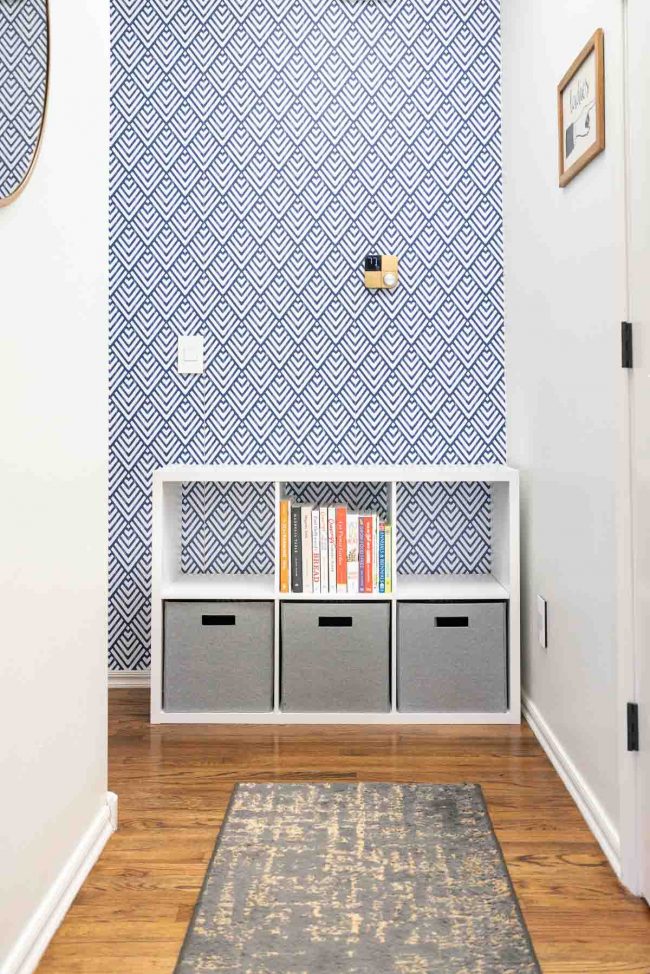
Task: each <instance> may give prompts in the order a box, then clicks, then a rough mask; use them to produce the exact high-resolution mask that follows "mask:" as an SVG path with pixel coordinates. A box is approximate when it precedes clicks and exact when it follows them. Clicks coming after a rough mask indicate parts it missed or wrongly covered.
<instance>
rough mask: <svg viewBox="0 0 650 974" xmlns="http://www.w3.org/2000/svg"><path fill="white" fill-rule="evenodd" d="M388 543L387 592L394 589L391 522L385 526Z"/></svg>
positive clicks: (386, 541) (386, 543)
mask: <svg viewBox="0 0 650 974" xmlns="http://www.w3.org/2000/svg"><path fill="white" fill-rule="evenodd" d="M384 537H385V545H386V592H387V593H391V592H392V591H393V532H392V530H391V526H390V524H386V525H385V526H384Z"/></svg>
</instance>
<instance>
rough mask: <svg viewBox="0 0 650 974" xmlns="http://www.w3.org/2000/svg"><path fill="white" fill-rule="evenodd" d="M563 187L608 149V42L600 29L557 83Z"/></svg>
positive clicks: (561, 182)
mask: <svg viewBox="0 0 650 974" xmlns="http://www.w3.org/2000/svg"><path fill="white" fill-rule="evenodd" d="M557 115H558V139H559V146H558V148H559V162H560V186H566V185H567V183H570V182H571V180H572V179H573V177H574V176H576V175H577V174H578V173H579V172H580V170H581V169H584V167H585V166H587V165H588V164H589V163H590V162H591V160H592V159H594V158H595V157H596V156H597V155H598V154H599V153H600V152H602V151H603V149H604V148H605V44H604V35H603V31H602V30H601V29H600V28H599V29H598V30H597V31H596V33H595V34H594V35H593V37H591V38H590V39H589V40H588V41H587V43H586V44H585V46H584V47H583V49H582V50H581V51H580V54H578V56H577V58H576V59H575V61H574V62H573V64H572V65H571V67H570V68H569V70H568V71H567V73H566V74H565V75H564V77H563V78H562V80H561V81H560V83H559V85H558V86H557Z"/></svg>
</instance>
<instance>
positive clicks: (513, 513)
mask: <svg viewBox="0 0 650 974" xmlns="http://www.w3.org/2000/svg"><path fill="white" fill-rule="evenodd" d="M210 482H211V483H223V484H226V483H247V482H252V483H271V484H273V485H274V487H275V509H276V510H275V514H276V517H275V535H274V551H275V565H276V571H275V573H274V574H268V575H261V574H249V575H217V574H184V573H183V572H182V571H181V545H182V536H181V505H182V490H183V485H184V484H192V483H210ZM309 482H311V483H332V484H338V483H378V484H385V485H386V489H387V507H388V512H387V513H388V521H389V522H390V523H391V524H392V525H393V532H394V538H395V544H394V554H393V557H394V562H393V591H392V592H391V593H389V594H377V593H374V594H372V595H370V594H354V595H347V594H341V593H338V594H336V595H335V594H330V595H313V594H311V593H300V594H297V593H292V592H288V593H287V592H282V593H281V592H280V591H279V571H278V570H277V563H278V558H279V504H280V499H281V498H282V497H283V496H285V490H286V485H288V484H295V483H309ZM459 482H472V483H473V482H476V483H483V484H487V485H488V486H489V487H490V492H491V516H492V523H491V534H492V539H491V540H492V572H491V574H489V575H469V574H468V575H443V574H440V575H401V574H398V573H397V570H396V568H397V549H398V548H399V509H398V495H397V486H398V484H400V483H407V484H416V483H447V484H453V483H459ZM152 541H153V545H152V548H153V552H152V554H153V565H152V627H151V628H152V634H151V635H152V642H151V720H152V722H153V723H165V722H167V723H265V724H269V723H276V724H288V723H293V724H295V723H337V724H345V723H395V724H416V723H518V722H519V720H520V687H519V678H520V663H519V476H518V472H517V471H516V470H515V469H513V468H512V467H508V466H502V465H488V464H485V465H481V466H464V465H458V466H426V465H405V466H392V465H373V466H367V465H364V466H333V465H313V466H312V465H291V464H287V465H271V466H265V465H241V466H240V465H228V466H217V465H215V466H181V465H174V466H169V467H164V468H162V469H159V470H156V471H154V475H153V531H152ZM221 599H223V600H238V601H245V600H269V601H274V602H275V630H276V631H275V650H274V656H275V660H274V662H275V686H274V708H273V711H272V712H268V713H260V714H250V713H243V714H239V713H231V712H229V713H204V712H199V713H197V712H190V713H170V712H167V711H165V710H164V707H163V688H162V685H163V612H164V603H165V601H167V600H196V601H211V600H215V601H218V600H221ZM292 601H306V602H317V601H322V602H328V601H329V602H341V601H353V602H357V601H359V602H360V601H364V602H373V601H384V602H390V603H391V605H392V613H393V625H392V626H391V629H392V633H391V643H392V646H391V686H392V688H393V692H392V698H393V700H392V709H391V710H390V712H388V713H386V714H347V713H345V714H341V713H336V714H333V713H309V714H295V713H291V714H289V713H283V712H282V711H281V710H280V706H279V700H280V686H279V673H280V635H279V606H280V603H281V602H292ZM399 601H433V602H445V601H456V602H477V601H507V602H508V700H509V706H508V710H507V711H506V712H505V713H497V714H495V713H484V714H472V713H462V712H453V713H447V714H443V713H426V714H421V713H400V712H399V711H398V710H397V709H396V703H395V698H396V694H395V687H396V674H397V661H396V653H397V649H396V634H395V631H396V628H397V627H396V625H395V610H396V604H397V603H398V602H399Z"/></svg>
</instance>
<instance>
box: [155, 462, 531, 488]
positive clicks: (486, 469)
mask: <svg viewBox="0 0 650 974" xmlns="http://www.w3.org/2000/svg"><path fill="white" fill-rule="evenodd" d="M518 478H519V472H518V471H517V470H516V469H515V468H514V467H509V466H506V465H505V464H488V463H486V464H475V465H466V464H460V463H459V464H454V465H451V466H443V465H440V466H438V465H435V464H404V465H390V464H385V465H384V464H364V465H363V466H354V465H349V466H348V465H346V464H313V465H312V464H270V465H267V464H243V465H242V464H225V465H223V464H222V465H220V464H210V465H207V466H202V465H199V464H196V465H195V464H188V465H181V464H173V465H171V466H167V467H160V468H159V469H158V470H155V471H154V482H156V483H196V482H200V481H213V482H216V483H232V482H246V481H252V482H257V483H263V482H278V483H286V482H300V481H318V482H328V481H329V482H331V483H341V482H345V481H351V482H364V481H365V482H382V481H384V482H386V483H393V482H395V483H399V482H406V483H419V482H431V483H437V482H446V483H456V482H462V481H465V482H479V483H497V482H501V483H504V482H505V483H516V482H517V480H518Z"/></svg>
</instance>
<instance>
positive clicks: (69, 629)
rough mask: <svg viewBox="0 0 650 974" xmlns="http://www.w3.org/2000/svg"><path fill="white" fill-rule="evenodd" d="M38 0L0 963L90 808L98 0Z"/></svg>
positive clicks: (98, 284)
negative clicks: (44, 26) (41, 20)
mask: <svg viewBox="0 0 650 974" xmlns="http://www.w3.org/2000/svg"><path fill="white" fill-rule="evenodd" d="M50 6H51V21H52V66H51V83H50V103H49V111H48V118H47V127H46V131H45V138H44V143H43V149H42V153H41V156H40V160H39V163H38V166H37V168H36V171H35V174H34V176H33V179H32V181H31V183H30V184H29V186H28V187H27V189H26V191H25V193H24V194H23V196H22V197H21V198H20V199H19V200H18V201H17V202H16V203H15V204H13V205H11V206H9V207H7V208H6V209H0V276H1V284H0V327H1V330H2V381H1V382H0V415H1V416H2V449H1V450H0V499H1V503H0V518H1V530H0V538H1V542H0V543H1V553H0V618H1V620H2V623H1V642H2V648H1V651H0V790H1V792H2V798H1V799H0V970H2V971H3V972H4V971H14V970H21V971H22V970H24V969H25V967H24V966H20V965H21V957H22V953H23V948H24V947H25V946H26V945H27V942H28V940H29V938H30V936H31V934H32V933H34V928H33V924H32V926H31V928H30V921H33V920H34V917H35V914H36V911H37V910H38V909H39V907H41V906H43V905H44V904H45V906H46V907H47V908H49V906H51V905H52V901H51V898H50V900H48V894H50V897H51V894H52V890H53V889H54V888H60V880H61V871H62V870H64V868H65V867H66V865H69V863H70V857H71V856H72V855H73V854H74V852H75V850H76V849H77V847H78V843H79V842H80V840H81V839H82V836H83V835H84V833H86V831H87V830H88V829H89V828H90V827H91V825H92V823H93V822H96V821H97V818H98V816H100V815H101V814H102V812H104V813H105V812H106V801H107V758H106V745H107V742H106V700H107V691H106V628H107V619H106V615H107V610H106V604H107V594H106V593H107V477H108V472H107V345H108V338H107V291H108V287H107V245H108V218H107V193H108V37H109V27H108V3H98V2H97V0H50ZM57 880H59V886H58V887H57V886H56V884H57ZM46 912H47V910H46ZM41 918H42V919H45V914H42V917H41ZM30 929H31V933H30ZM36 932H38V931H36ZM3 965H4V966H3Z"/></svg>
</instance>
